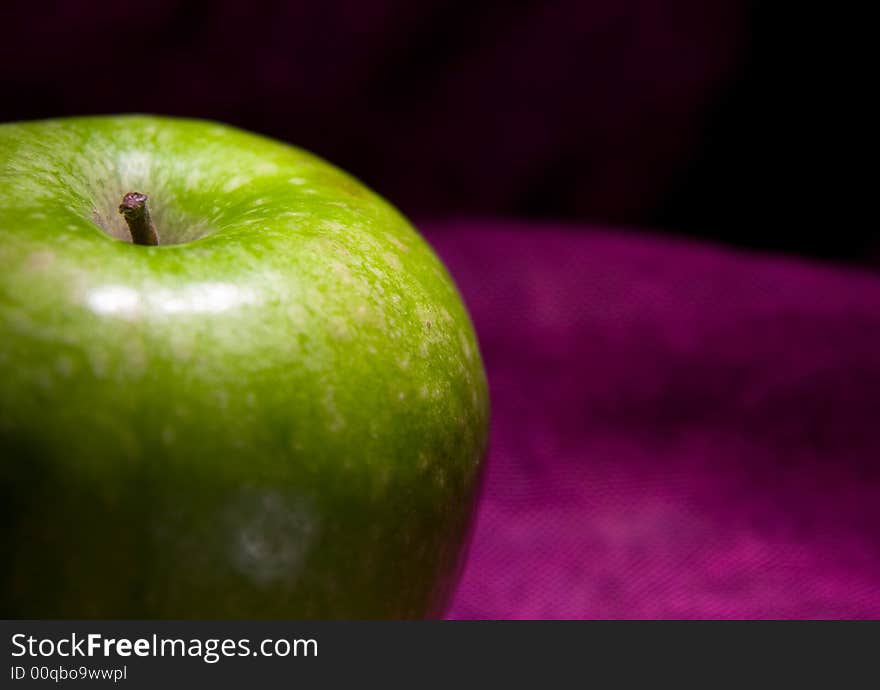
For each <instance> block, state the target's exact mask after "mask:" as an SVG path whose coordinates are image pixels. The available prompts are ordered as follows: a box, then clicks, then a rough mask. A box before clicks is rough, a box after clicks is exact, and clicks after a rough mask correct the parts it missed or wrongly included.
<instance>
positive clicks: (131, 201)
mask: <svg viewBox="0 0 880 690" xmlns="http://www.w3.org/2000/svg"><path fill="white" fill-rule="evenodd" d="M119 212H120V213H121V214H122V217H123V218H125V222H126V223H128V231H129V232H130V233H131V241H132V242H133V243H134V244H146V245H157V244H159V235H158V234H156V228H155V226H154V225H153V220H152V219H151V218H150V212H149V211H148V210H147V195H146V194H141V193H140V192H129V193H128V194H126V195H125V196H124V197H122V203H121V204H119Z"/></svg>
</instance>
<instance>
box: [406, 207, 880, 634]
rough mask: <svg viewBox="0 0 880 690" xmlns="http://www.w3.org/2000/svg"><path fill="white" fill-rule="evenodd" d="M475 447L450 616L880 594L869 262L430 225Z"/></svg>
mask: <svg viewBox="0 0 880 690" xmlns="http://www.w3.org/2000/svg"><path fill="white" fill-rule="evenodd" d="M422 227H423V230H424V231H425V234H426V235H427V237H428V239H429V240H430V241H431V242H432V244H433V245H434V246H435V247H436V248H437V250H438V252H439V253H440V255H441V256H442V257H443V259H444V260H445V262H446V263H447V265H448V266H449V268H450V270H451V271H452V273H453V275H454V276H455V278H456V280H457V282H458V284H459V286H460V288H461V290H462V292H463V294H464V296H465V298H466V300H467V302H468V304H469V306H470V309H471V313H472V315H473V318H474V321H475V323H476V326H477V330H478V332H479V337H480V341H481V346H482V350H483V355H484V358H485V361H486V365H487V369H488V373H489V380H490V386H491V394H492V403H493V428H492V448H491V453H490V460H489V464H488V471H487V475H486V483H485V487H484V492H483V496H482V500H481V502H480V506H479V511H478V517H477V521H476V526H475V532H474V536H473V543H472V547H471V551H470V557H469V559H468V562H467V565H466V567H465V570H464V574H463V577H462V580H461V583H460V585H459V589H458V592H457V595H456V597H455V598H454V601H453V602H452V605H451V608H450V610H449V612H448V616H449V617H450V618H580V617H591V618H605V617H613V618H619V617H623V618H645V617H652V618H653V617H664V618H666V617H675V618H710V617H711V618H715V617H724V618H742V617H749V618H751V617H759V618H768V617H772V618H775V617H783V618H801V617H823V618H824V617H834V618H837V617H841V618H851V617H871V618H877V617H880V435H878V433H877V425H878V422H880V277H878V276H876V275H870V274H867V273H859V272H857V271H854V270H845V269H843V268H840V267H832V266H824V265H821V264H811V263H806V262H802V261H796V260H793V259H788V258H783V257H767V256H761V255H756V254H746V253H740V252H734V251H731V250H727V249H721V248H715V247H712V246H705V245H699V244H690V243H685V242H676V241H670V240H659V239H653V238H651V237H650V236H646V235H638V234H631V233H620V232H617V233H611V232H604V231H599V230H590V229H583V228H581V229H579V231H578V232H571V231H570V230H568V229H565V228H552V227H546V226H542V227H537V226H527V225H515V224H491V223H485V222H474V223H467V222H461V223H457V224H455V223H454V224H442V225H439V224H434V225H431V224H425V225H423V226H422Z"/></svg>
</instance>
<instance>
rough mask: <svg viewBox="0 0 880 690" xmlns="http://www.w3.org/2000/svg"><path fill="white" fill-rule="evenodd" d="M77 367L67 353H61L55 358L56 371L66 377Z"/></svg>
mask: <svg viewBox="0 0 880 690" xmlns="http://www.w3.org/2000/svg"><path fill="white" fill-rule="evenodd" d="M75 369H76V367H75V365H74V363H73V360H72V359H71V358H70V357H68V356H67V355H61V356H60V357H59V358H58V359H56V360H55V371H57V372H58V373H59V374H61V376H63V377H64V378H69V377H70V376H72V375H73V373H74V371H75Z"/></svg>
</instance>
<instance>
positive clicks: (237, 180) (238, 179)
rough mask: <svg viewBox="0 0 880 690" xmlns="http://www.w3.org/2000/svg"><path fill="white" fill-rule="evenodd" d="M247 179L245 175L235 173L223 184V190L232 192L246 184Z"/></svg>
mask: <svg viewBox="0 0 880 690" xmlns="http://www.w3.org/2000/svg"><path fill="white" fill-rule="evenodd" d="M247 181H248V178H247V177H244V176H243V175H236V176H235V177H231V178H229V180H228V181H227V182H226V184H224V185H223V191H224V192H226V193H227V194H229V192H234V191H235V190H236V189H238V188H239V187H241V186H242V185H244V184H246V183H247Z"/></svg>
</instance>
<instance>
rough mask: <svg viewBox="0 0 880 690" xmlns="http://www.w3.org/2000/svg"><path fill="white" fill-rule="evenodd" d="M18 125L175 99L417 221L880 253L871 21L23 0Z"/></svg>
mask: <svg viewBox="0 0 880 690" xmlns="http://www.w3.org/2000/svg"><path fill="white" fill-rule="evenodd" d="M0 13H2V18H3V21H2V22H0V65H2V66H0V93H2V94H3V98H2V103H0V120H3V121H9V120H17V119H30V118H40V117H54V116H61V115H69V114H86V113H109V112H128V111H141V112H158V113H168V114H174V115H188V116H195V117H207V118H214V119H219V120H224V121H227V122H231V123H233V124H236V125H240V126H242V127H245V128H248V129H253V130H256V131H260V132H263V133H265V134H268V135H271V136H275V137H278V138H281V139H284V140H287V141H290V142H292V143H295V144H298V145H300V146H303V147H305V148H308V149H311V150H313V151H315V152H317V153H319V154H321V155H323V156H325V157H326V158H329V159H330V160H332V161H333V162H335V163H337V164H338V165H340V166H342V167H344V168H346V169H348V170H350V171H351V172H353V173H355V174H356V175H358V176H359V177H361V178H362V179H363V180H364V181H365V182H367V183H368V184H369V185H371V186H373V187H374V188H376V189H377V190H378V191H380V192H381V193H383V194H384V195H386V196H387V197H388V198H390V199H391V200H392V201H393V202H394V203H396V204H397V205H398V206H400V207H401V208H402V209H403V210H404V211H405V212H406V213H408V214H409V215H411V216H412V217H414V218H415V219H416V220H418V219H419V218H426V217H443V216H455V215H465V214H472V215H480V216H503V217H541V218H554V219H563V220H569V221H572V222H581V221H589V222H598V223H602V224H609V225H611V224H613V225H620V226H631V227H644V228H648V229H653V230H663V231H666V232H671V233H680V234H681V233H684V234H688V235H693V236H698V237H704V238H707V239H712V240H721V241H724V242H728V243H732V244H735V245H741V246H750V247H758V248H762V249H772V250H782V251H786V252H790V253H797V254H806V255H812V256H816V257H822V258H826V259H833V260H846V261H854V262H858V263H861V264H863V265H872V266H875V265H878V264H880V241H878V235H877V233H876V231H875V230H874V228H873V227H872V223H871V216H870V214H869V211H870V205H871V204H870V197H871V195H872V193H873V190H872V189H870V188H869V185H871V182H870V180H871V179H873V176H874V174H873V173H871V172H865V171H866V170H867V171H869V170H870V169H871V167H872V163H871V161H870V157H869V156H868V154H867V145H868V141H867V137H866V135H865V132H867V131H868V128H867V127H866V126H865V124H864V123H866V122H867V120H868V117H867V115H866V114H865V101H866V94H867V93H868V85H869V84H870V80H868V79H865V78H862V77H861V76H860V72H864V71H866V65H867V64H868V51H869V48H870V44H871V43H870V41H864V40H860V39H859V38H858V37H857V36H858V34H859V32H860V30H861V29H862V28H864V27H867V26H869V24H868V22H867V20H866V18H864V17H858V16H854V15H852V14H850V13H848V12H846V11H844V10H843V9H841V8H838V7H834V8H831V7H824V6H817V7H816V8H810V7H808V6H799V7H798V8H797V11H793V10H792V9H790V8H785V7H782V3H755V4H752V3H748V2H744V1H743V0H717V1H716V2H713V3H703V2H697V1H696V0H655V1H654V2H639V1H637V0H621V1H620V2H614V3H612V2H599V1H597V0H559V1H555V2H540V3H498V4H492V3H478V2H437V1H435V0H426V1H424V2H418V3H412V2H398V1H395V0H373V1H369V2H368V1H359V2H356V1H353V0H348V1H345V0H329V1H328V2H320V3H300V2H287V3H285V2H248V3H245V2H234V1H232V0H220V1H218V2H207V1H196V2H181V1H178V0H165V1H161V2H142V3H122V2H107V1H99V2H93V3H82V2H54V3H45V2H27V3H22V2H11V3H4V4H3V6H2V8H0Z"/></svg>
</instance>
